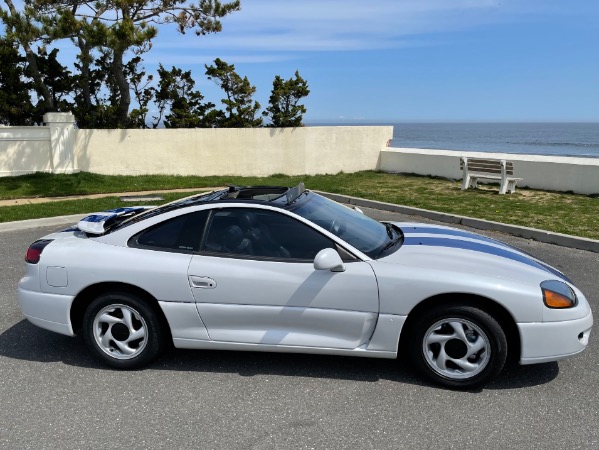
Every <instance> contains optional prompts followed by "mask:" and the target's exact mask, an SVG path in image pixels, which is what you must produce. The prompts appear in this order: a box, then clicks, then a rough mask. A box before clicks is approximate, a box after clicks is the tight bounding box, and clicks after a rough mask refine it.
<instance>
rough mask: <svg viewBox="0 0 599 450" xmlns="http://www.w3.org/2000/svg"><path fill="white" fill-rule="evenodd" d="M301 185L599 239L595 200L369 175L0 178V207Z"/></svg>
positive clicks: (60, 209)
mask: <svg viewBox="0 0 599 450" xmlns="http://www.w3.org/2000/svg"><path fill="white" fill-rule="evenodd" d="M299 181H304V182H305V183H306V187H307V188H309V189H316V190H322V191H328V192H335V193H338V194H346V195H352V196H356V197H364V198H369V199H372V200H381V201H385V202H389V203H397V204H401V205H406V206H415V207H418V208H424V209H430V210H435V211H441V212H447V213H452V214H458V215H463V216H470V217H477V218H481V219H488V220H493V221H497V222H504V223H511V224H515V225H524V226H527V227H533V228H540V229H544V230H549V231H555V232H558V233H565V234H572V235H576V236H583V237H587V238H591V239H599V226H598V219H597V218H598V217H599V198H596V197H590V196H586V195H576V194H567V193H557V192H546V191H540V190H533V189H522V188H518V189H517V190H516V192H515V193H514V194H510V195H498V194H497V191H498V187H497V186H483V187H482V188H480V189H477V190H467V191H462V190H460V182H459V181H448V180H444V179H437V178H430V177H420V176H410V175H396V174H387V173H377V172H370V171H368V172H359V173H354V174H343V173H341V174H337V175H315V176H295V177H290V176H286V175H273V176H270V177H265V178H258V177H233V176H225V177H177V176H165V175H159V176H153V175H145V176H136V177H134V176H104V175H96V174H91V173H78V174H74V175H50V174H34V175H24V176H20V177H6V178H0V199H14V198H23V197H36V196H64V195H75V194H96V193H111V192H127V191H141V190H150V191H151V190H152V189H175V188H190V193H192V192H193V188H202V187H208V186H221V185H226V184H230V183H233V184H240V185H257V184H277V185H288V186H291V185H296V184H297V183H298V182H299ZM186 195H189V194H185V193H178V194H166V195H163V197H164V199H165V201H171V200H173V199H175V198H180V197H184V196H186ZM152 203H155V202H152ZM123 204H124V203H123V202H120V200H119V199H118V198H117V197H107V198H102V199H95V200H92V199H89V200H87V199H86V200H65V201H59V202H53V203H44V204H34V205H23V206H5V207H1V208H0V222H6V221H13V220H24V219H30V218H38V217H51V216H57V215H66V214H76V213H85V212H92V211H101V210H104V209H110V208H114V207H117V206H122V205H123Z"/></svg>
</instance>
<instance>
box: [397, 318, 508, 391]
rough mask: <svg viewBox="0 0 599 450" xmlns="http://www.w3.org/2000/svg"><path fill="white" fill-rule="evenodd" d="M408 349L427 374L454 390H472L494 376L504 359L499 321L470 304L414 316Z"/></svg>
mask: <svg viewBox="0 0 599 450" xmlns="http://www.w3.org/2000/svg"><path fill="white" fill-rule="evenodd" d="M408 338H409V352H410V356H411V359H412V361H413V362H414V364H415V365H416V366H417V367H418V368H419V369H420V371H421V372H422V373H424V374H425V375H426V376H427V377H429V378H430V379H432V380H433V381H435V382H437V383H440V384H442V385H445V386H448V387H452V388H456V389H473V388H476V387H479V386H481V385H483V384H485V383H487V382H489V381H490V380H492V379H493V378H494V377H496V376H497V375H498V374H499V373H500V372H501V370H502V369H503V366H504V364H505V361H506V357H507V340H506V337H505V333H504V331H503V329H502V328H501V326H500V325H499V323H497V321H496V320H495V319H494V318H493V317H491V316H490V315H489V314H488V313H486V312H485V311H482V310H480V309H478V308H474V307H470V306H450V307H440V308H435V309H432V310H429V311H427V312H426V313H424V314H422V315H420V316H419V317H417V318H416V320H415V322H414V323H413V324H412V327H411V335H410V336H409V337H408Z"/></svg>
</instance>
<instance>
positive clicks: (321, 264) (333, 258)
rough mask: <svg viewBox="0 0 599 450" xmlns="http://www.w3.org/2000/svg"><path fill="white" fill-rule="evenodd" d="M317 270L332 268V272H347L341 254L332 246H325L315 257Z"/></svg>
mask: <svg viewBox="0 0 599 450" xmlns="http://www.w3.org/2000/svg"><path fill="white" fill-rule="evenodd" d="M314 268H315V269H316V270H330V271H331V272H345V265H344V264H343V261H341V256H339V253H337V251H336V250H334V249H332V248H323V249H322V250H321V251H319V252H318V254H317V255H316V258H314Z"/></svg>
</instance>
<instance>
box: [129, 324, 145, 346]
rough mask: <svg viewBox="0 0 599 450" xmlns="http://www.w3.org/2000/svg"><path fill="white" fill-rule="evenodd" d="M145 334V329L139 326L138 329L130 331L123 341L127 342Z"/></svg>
mask: <svg viewBox="0 0 599 450" xmlns="http://www.w3.org/2000/svg"><path fill="white" fill-rule="evenodd" d="M145 335H146V329H145V328H144V327H141V328H140V329H139V330H135V331H134V332H133V333H131V334H130V335H129V337H128V338H127V340H126V341H125V342H126V343H129V342H131V341H135V340H137V339H140V338H143V337H145Z"/></svg>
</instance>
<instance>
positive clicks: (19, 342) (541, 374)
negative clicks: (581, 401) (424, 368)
mask: <svg viewBox="0 0 599 450" xmlns="http://www.w3.org/2000/svg"><path fill="white" fill-rule="evenodd" d="M0 356H2V357H6V358H11V359H17V360H22V361H31V362H40V363H51V362H62V363H64V364H67V365H71V366H76V367H85V368H94V369H98V370H113V369H111V368H109V367H107V366H106V365H104V364H103V363H101V362H100V361H98V360H96V358H94V357H93V355H92V354H91V353H90V352H89V351H88V348H87V346H86V345H85V343H84V342H83V339H82V338H81V337H76V338H72V337H68V336H63V335H60V334H57V333H52V332H50V331H46V330H43V329H41V328H38V327H35V326H34V325H32V324H30V323H29V322H27V321H26V320H22V321H21V322H18V323H17V324H15V325H13V326H12V327H11V328H9V329H7V330H6V331H4V332H3V333H2V334H0ZM147 369H148V370H165V371H184V372H199V373H200V372H203V373H237V374H239V375H240V376H242V377H252V376H257V375H273V376H282V377H285V376H289V377H296V376H299V377H308V378H326V379H340V380H349V381H358V382H377V381H380V380H390V381H397V382H399V383H408V384H414V385H419V386H427V387H431V388H438V389H444V388H442V387H439V386H436V385H435V384H432V383H429V382H428V381H427V380H426V379H424V378H423V377H422V376H421V375H420V374H419V373H417V372H416V371H415V370H414V369H412V368H411V367H410V366H409V365H408V363H407V361H406V360H405V358H401V359H400V360H399V361H396V360H389V359H376V358H356V357H350V356H330V355H306V354H299V353H298V354H290V353H266V352H264V353H262V352H238V351H220V350H181V349H175V348H169V349H168V350H167V351H166V352H165V354H163V355H162V356H161V357H160V358H159V359H158V360H157V361H156V362H154V363H152V364H151V365H149V366H148V368H147ZM142 370H143V369H142ZM558 374H559V366H558V364H557V363H546V364H536V365H531V366H518V365H516V364H513V365H511V366H508V367H507V368H506V369H505V370H504V371H503V373H502V374H501V375H500V376H499V377H498V378H497V379H496V380H495V381H493V382H492V383H490V384H488V385H487V386H485V389H486V390H488V389H519V388H525V387H531V386H537V385H542V384H545V383H549V382H551V381H552V380H554V379H555V378H556V377H557V375H558ZM470 392H472V393H476V392H480V390H478V391H470Z"/></svg>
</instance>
